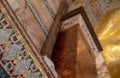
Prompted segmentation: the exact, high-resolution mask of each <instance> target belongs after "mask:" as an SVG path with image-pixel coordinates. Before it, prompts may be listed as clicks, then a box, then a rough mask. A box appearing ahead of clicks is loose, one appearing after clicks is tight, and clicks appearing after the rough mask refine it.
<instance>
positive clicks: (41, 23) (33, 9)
mask: <svg viewBox="0 0 120 78" xmlns="http://www.w3.org/2000/svg"><path fill="white" fill-rule="evenodd" d="M25 2H26V4H27V6H28V7H29V8H30V10H31V12H32V14H33V15H34V17H35V19H36V21H37V22H38V24H39V26H40V27H41V29H42V30H43V32H44V34H45V35H46V37H47V36H48V30H47V29H46V27H45V25H44V23H43V22H42V21H41V18H40V17H39V15H38V13H37V12H36V10H35V8H34V6H33V5H32V3H31V2H30V0H25Z"/></svg>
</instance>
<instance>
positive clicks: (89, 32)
mask: <svg viewBox="0 0 120 78" xmlns="http://www.w3.org/2000/svg"><path fill="white" fill-rule="evenodd" d="M76 24H78V25H79V26H80V28H81V30H82V32H83V35H84V37H85V39H86V41H87V43H88V45H89V47H90V49H91V50H92V52H93V55H95V56H96V55H97V54H98V52H99V51H101V50H102V47H101V45H100V43H99V41H98V39H97V37H96V34H95V32H94V30H93V28H92V26H91V24H90V22H89V20H88V18H87V16H86V14H85V12H84V9H83V8H78V9H76V10H74V11H72V12H70V13H68V14H66V15H65V16H64V18H63V22H62V26H61V29H60V31H64V30H66V29H68V28H70V27H72V26H75V25H76Z"/></svg>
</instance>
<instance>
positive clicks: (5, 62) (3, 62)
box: [1, 60, 9, 65]
mask: <svg viewBox="0 0 120 78" xmlns="http://www.w3.org/2000/svg"><path fill="white" fill-rule="evenodd" d="M8 62H9V60H5V61H1V63H2V64H3V65H6V64H7V63H8Z"/></svg>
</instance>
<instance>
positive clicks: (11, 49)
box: [2, 44, 22, 60]
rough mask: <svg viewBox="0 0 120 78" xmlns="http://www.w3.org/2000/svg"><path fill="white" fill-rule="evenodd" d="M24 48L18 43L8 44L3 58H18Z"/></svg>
mask: <svg viewBox="0 0 120 78" xmlns="http://www.w3.org/2000/svg"><path fill="white" fill-rule="evenodd" d="M21 48H22V45H19V44H18V45H17V44H13V45H8V46H6V48H5V53H4V55H3V58H2V60H15V59H17V58H18V56H19V53H20V50H21Z"/></svg>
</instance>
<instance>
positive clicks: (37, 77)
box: [26, 73, 42, 78]
mask: <svg viewBox="0 0 120 78" xmlns="http://www.w3.org/2000/svg"><path fill="white" fill-rule="evenodd" d="M26 78H42V77H41V75H40V73H31V74H29V75H27V77H26Z"/></svg>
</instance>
